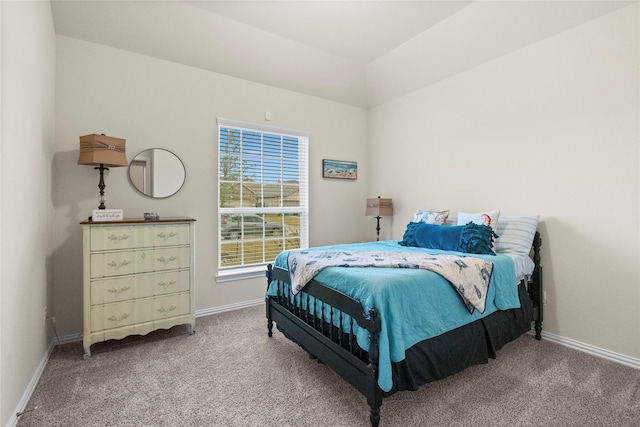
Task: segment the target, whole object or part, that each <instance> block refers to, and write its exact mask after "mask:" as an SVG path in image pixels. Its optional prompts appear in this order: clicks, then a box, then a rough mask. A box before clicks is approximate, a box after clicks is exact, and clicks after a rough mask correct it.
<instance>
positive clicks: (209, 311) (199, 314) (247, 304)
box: [196, 298, 266, 317]
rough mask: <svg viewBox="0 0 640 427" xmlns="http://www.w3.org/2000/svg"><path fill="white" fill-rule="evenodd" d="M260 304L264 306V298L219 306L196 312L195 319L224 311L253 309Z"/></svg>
mask: <svg viewBox="0 0 640 427" xmlns="http://www.w3.org/2000/svg"><path fill="white" fill-rule="evenodd" d="M261 304H264V298H259V299H254V300H250V301H243V302H238V303H235V304H229V305H221V306H218V307H211V308H205V309H202V310H196V317H202V316H210V315H212V314H217V313H224V312H225V311H233V310H240V309H241V308H247V307H254V306H256V305H261ZM265 314H266V313H265Z"/></svg>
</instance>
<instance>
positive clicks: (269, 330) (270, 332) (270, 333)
mask: <svg viewBox="0 0 640 427" xmlns="http://www.w3.org/2000/svg"><path fill="white" fill-rule="evenodd" d="M270 302H271V300H270V299H269V298H268V297H267V298H266V300H265V306H266V307H267V336H268V337H269V338H271V337H272V336H273V319H271V304H270Z"/></svg>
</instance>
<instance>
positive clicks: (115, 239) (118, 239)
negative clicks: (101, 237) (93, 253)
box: [107, 234, 130, 243]
mask: <svg viewBox="0 0 640 427" xmlns="http://www.w3.org/2000/svg"><path fill="white" fill-rule="evenodd" d="M129 237H130V236H129V235H128V234H123V235H121V236H116V235H115V234H112V235H110V236H107V239H109V240H111V241H113V242H115V243H120V242H121V241H123V240H127V239H128V238H129Z"/></svg>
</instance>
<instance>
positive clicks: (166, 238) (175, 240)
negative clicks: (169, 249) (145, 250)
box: [138, 224, 190, 247]
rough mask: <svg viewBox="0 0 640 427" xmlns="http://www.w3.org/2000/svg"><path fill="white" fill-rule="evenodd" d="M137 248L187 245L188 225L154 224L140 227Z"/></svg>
mask: <svg viewBox="0 0 640 427" xmlns="http://www.w3.org/2000/svg"><path fill="white" fill-rule="evenodd" d="M138 231H139V232H140V236H139V241H138V246H139V247H161V246H179V245H188V244H189V239H190V229H189V224H156V225H153V226H152V227H141V228H140V229H139V230H138Z"/></svg>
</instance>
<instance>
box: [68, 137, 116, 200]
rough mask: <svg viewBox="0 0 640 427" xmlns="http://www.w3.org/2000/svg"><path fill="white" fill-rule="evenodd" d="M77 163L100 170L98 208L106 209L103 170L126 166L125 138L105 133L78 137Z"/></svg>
mask: <svg viewBox="0 0 640 427" xmlns="http://www.w3.org/2000/svg"><path fill="white" fill-rule="evenodd" d="M78 164H79V165H92V166H96V167H95V168H94V169H98V170H99V171H100V183H99V184H98V188H99V189H100V206H99V207H98V209H106V206H105V205H104V202H105V197H104V189H105V187H106V185H104V171H106V170H107V171H108V170H109V167H119V166H127V165H128V164H129V163H128V162H127V156H126V154H125V140H124V139H121V138H113V137H110V136H105V134H102V135H97V134H95V133H93V134H91V135H85V136H81V137H80V156H79V157H78Z"/></svg>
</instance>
